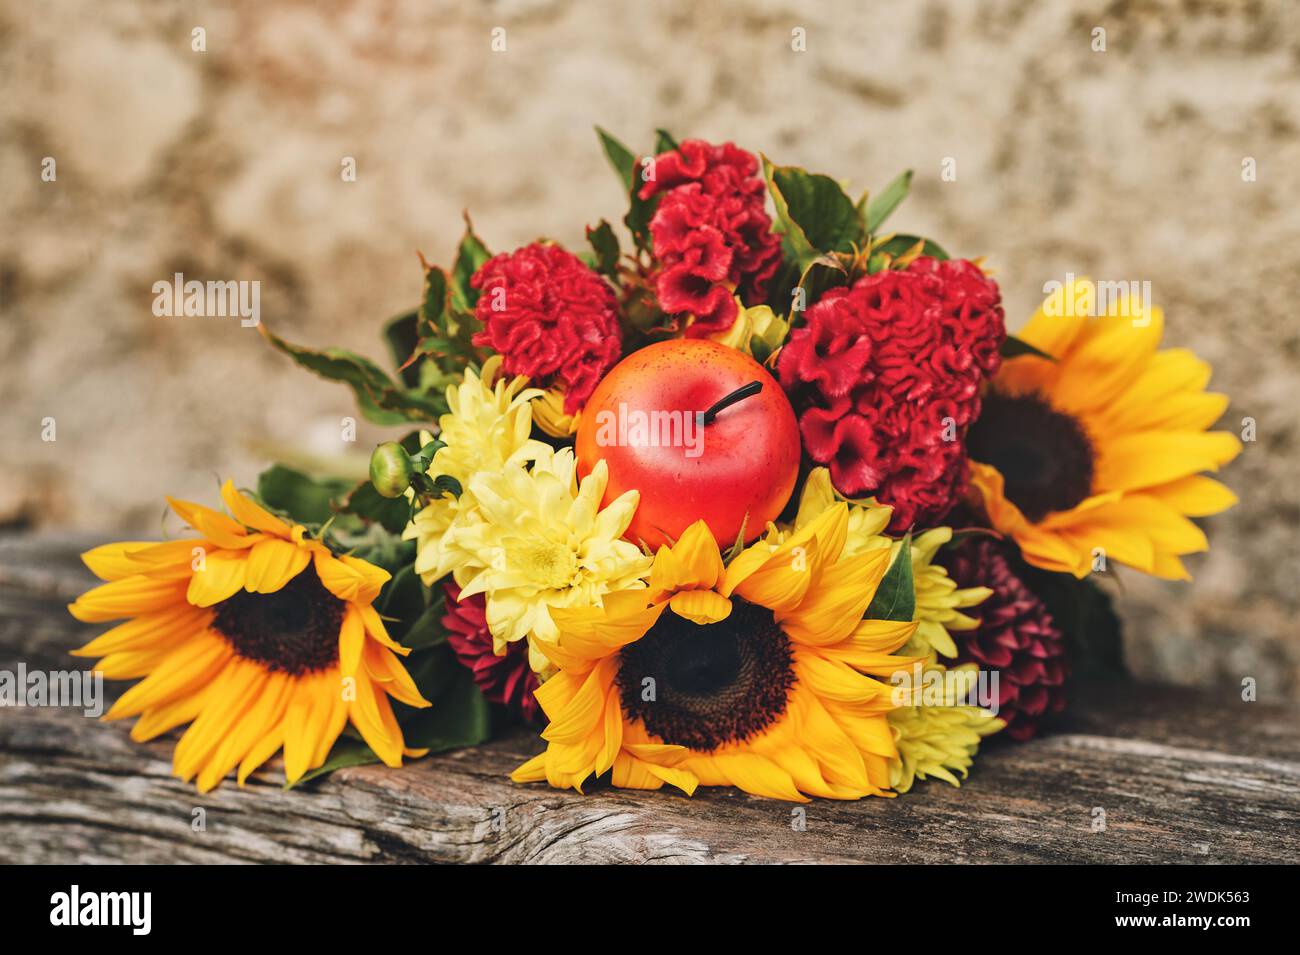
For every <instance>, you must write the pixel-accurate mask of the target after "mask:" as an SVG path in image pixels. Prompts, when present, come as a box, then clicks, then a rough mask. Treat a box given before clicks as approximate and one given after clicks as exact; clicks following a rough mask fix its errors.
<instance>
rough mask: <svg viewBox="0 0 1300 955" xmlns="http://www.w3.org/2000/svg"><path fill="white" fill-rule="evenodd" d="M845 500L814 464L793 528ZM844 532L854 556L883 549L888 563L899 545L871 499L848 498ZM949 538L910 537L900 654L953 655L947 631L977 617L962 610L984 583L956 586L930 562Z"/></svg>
mask: <svg viewBox="0 0 1300 955" xmlns="http://www.w3.org/2000/svg"><path fill="white" fill-rule="evenodd" d="M843 500H845V499H844V498H842V497H840V495H839V494H838V493H836V491H835V489H834V487H832V485H831V478H830V471H828V470H827V469H826V468H813V470H812V471H811V472H810V473H809V475H808V479H807V481H806V482H805V483H804V489H803V494H802V495H801V497H800V498H799V511H798V513H797V514H796V515H795V520H794V527H795V528H796V529H798V528H800V527H803V526H804V525H805V524H807V523H809V522H810V521H812V520H814V519H816V518H817V517H819V516H820V515H821V514H822V513H823V512H824V511H825V510H826V509H827V508H828V507H831V506H832V505H833V504H835V503H836V502H837V501H843ZM848 505H849V532H848V540H847V541H846V542H845V545H844V555H845V556H846V557H849V556H853V555H854V554H862V553H867V552H869V551H873V550H878V549H880V548H887V549H888V550H889V560H890V563H892V562H893V560H894V558H895V557H897V556H898V552H899V551H900V550H901V549H902V547H903V542H902V541H901V540H894V539H892V538H889V537H885V536H884V535H883V534H882V531H884V529H885V527H886V526H887V525H888V524H889V518H890V515H891V514H892V512H893V508H890V507H886V506H884V505H880V504H877V503H876V502H875V501H874V500H864V501H849V502H848ZM950 540H952V528H950V527H936V528H933V529H931V530H928V531H925V532H924V533H922V534H920V535H918V536H917V537H915V538H913V539H912V549H911V557H912V581H913V586H914V588H915V591H916V609H915V611H914V613H913V615H912V619H913V620H914V621H916V624H917V627H916V633H915V634H913V635H912V639H911V640H909V641H908V643H907V646H905V647H904V648H903V652H904V653H908V654H914V655H918V656H928V657H930V658H931V659H934V657H935V655H936V654H938V655H940V656H945V657H955V656H956V655H957V645H956V644H955V643H954V642H953V639H952V636H951V635H950V633H949V631H950V630H973V629H975V628H976V627H977V626H979V621H978V620H976V619H974V618H973V617H968V616H966V615H965V614H963V613H961V610H963V609H967V608H970V607H974V606H975V605H976V604H978V603H980V602H981V601H982V600H984V598H986V597H987V596H988V595H989V594H991V593H992V591H991V590H989V589H988V588H987V587H966V588H963V589H958V587H957V583H956V581H954V580H953V579H952V578H951V577H949V576H948V571H947V570H946V569H945V568H943V567H941V566H939V565H938V564H936V563H934V556H935V554H936V553H937V552H938V550H939V548H940V547H942V546H943V545H944V544H946V543H948V541H950Z"/></svg>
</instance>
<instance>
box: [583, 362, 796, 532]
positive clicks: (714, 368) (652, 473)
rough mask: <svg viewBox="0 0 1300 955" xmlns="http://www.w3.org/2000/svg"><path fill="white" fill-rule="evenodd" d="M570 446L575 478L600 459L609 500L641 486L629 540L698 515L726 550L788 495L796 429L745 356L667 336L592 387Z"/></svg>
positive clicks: (781, 399) (768, 380)
mask: <svg viewBox="0 0 1300 955" xmlns="http://www.w3.org/2000/svg"><path fill="white" fill-rule="evenodd" d="M724 399H726V400H724ZM575 453H576V454H577V458H578V470H579V473H581V474H583V475H586V474H589V473H590V472H591V469H592V468H593V467H595V466H596V462H597V461H599V460H601V459H602V458H603V459H604V461H605V463H606V465H607V466H608V468H609V486H608V487H607V488H606V489H605V503H608V502H609V501H611V500H613V499H614V498H616V497H618V496H619V495H620V494H622V493H623V492H624V491H627V490H630V489H635V490H637V491H640V492H641V503H640V504H639V505H638V507H637V511H636V517H635V518H634V519H633V521H632V525H631V526H630V527H629V528H628V530H627V534H626V535H625V536H626V537H627V539H628V540H630V541H633V542H637V543H639V542H641V541H645V542H646V543H647V544H649V545H650V546H651V547H658V546H660V545H662V544H665V543H668V542H669V539H670V538H671V539H672V540H676V539H677V538H678V537H680V536H681V534H682V532H683V531H685V530H686V528H687V527H689V526H690V525H691V524H693V523H695V521H697V520H700V519H701V518H703V519H704V521H705V522H706V523H707V524H708V525H709V530H711V531H713V536H714V537H715V538H717V541H718V545H719V546H720V547H723V548H727V547H730V546H731V545H732V544H734V543H735V542H736V538H737V536H738V535H739V533H740V529H741V526H742V523H743V525H744V528H745V539H746V541H750V540H753V539H754V538H756V537H757V536H758V535H759V534H761V533H762V532H763V529H764V528H765V527H766V525H767V522H768V521H770V520H774V519H775V518H776V516H777V515H778V514H780V513H781V510H782V508H784V507H785V505H786V502H787V501H788V500H789V499H790V494H791V492H792V491H793V490H794V485H795V480H796V478H797V476H798V470H799V456H800V444H799V425H798V423H797V421H796V420H795V416H794V409H792V408H791V407H790V402H789V400H787V399H786V396H785V393H784V392H783V391H782V390H781V386H780V385H778V384H777V383H776V380H775V379H773V378H772V376H771V375H769V374H768V373H767V372H766V371H764V370H763V368H762V366H761V365H759V364H758V362H756V361H754V359H752V358H750V357H749V356H748V355H746V354H745V353H744V352H740V351H737V350H736V349H734V348H728V347H727V346H726V345H720V344H718V343H717V342H713V341H708V340H706V339H698V338H687V339H673V340H670V341H663V342H658V343H656V344H654V345H649V346H647V347H645V348H642V349H639V350H637V351H635V352H633V353H632V354H631V355H628V356H627V357H626V358H624V359H623V360H622V361H621V362H619V363H618V364H617V365H615V366H614V368H613V369H611V370H610V372H609V374H607V375H606V376H605V377H604V379H603V380H602V381H601V382H600V384H599V385H597V386H596V390H595V392H593V393H592V396H591V398H590V399H589V400H588V401H587V404H586V406H585V407H584V408H583V410H582V418H581V420H580V423H579V425H578V436H577V441H576V447H575Z"/></svg>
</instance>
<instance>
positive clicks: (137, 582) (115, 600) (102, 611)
mask: <svg viewBox="0 0 1300 955" xmlns="http://www.w3.org/2000/svg"><path fill="white" fill-rule="evenodd" d="M184 600H185V583H184V581H180V582H178V581H174V580H156V579H154V578H152V577H145V576H135V577H123V578H121V579H120V580H114V581H110V582H109V583H106V584H100V585H99V586H98V587H93V588H91V589H90V590H87V591H86V592H85V593H84V594H82V595H81V596H80V597H78V598H77V599H76V600H75V601H73V602H72V603H70V604H68V613H70V614H72V615H73V616H74V617H76V618H77V619H78V620H80V621H81V622H82V623H104V622H106V621H109V620H120V619H122V618H123V617H137V616H140V615H142V614H148V613H159V612H161V611H164V610H168V609H171V608H174V607H176V606H177V605H179V604H181V603H182V602H183V601H184Z"/></svg>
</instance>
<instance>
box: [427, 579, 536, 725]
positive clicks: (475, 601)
mask: <svg viewBox="0 0 1300 955" xmlns="http://www.w3.org/2000/svg"><path fill="white" fill-rule="evenodd" d="M443 589H444V591H445V592H446V594H447V603H446V608H447V612H446V613H445V614H444V615H443V617H442V626H443V628H444V629H445V630H446V631H447V642H448V643H449V644H451V648H452V650H454V651H455V652H456V658H457V659H459V660H460V662H461V663H462V664H463V665H464V666H466V667H468V668H469V669H470V671H471V672H472V673H473V674H474V682H475V684H477V685H478V688H479V689H480V690H482V691H483V696H484V697H485V698H486V699H487V701H488V702H489V703H500V704H503V705H504V706H506V707H509V708H510V709H511V710H514V711H516V712H518V713H522V714H523V716H524V719H527V720H534V719H536V718H537V715H538V713H539V712H540V707H539V705H538V703H537V698H536V697H535V696H533V691H534V690H536V689H537V685H538V680H537V674H536V673H534V672H533V671H532V668H531V667H529V665H528V641H527V640H518V641H516V642H515V643H508V644H506V652H505V656H500V657H499V656H497V655H496V653H495V652H494V650H493V645H492V632H491V631H490V630H489V629H488V625H487V613H486V610H485V602H484V599H483V595H482V594H474V595H473V596H470V597H466V598H465V599H464V600H461V599H460V588H459V587H457V586H456V585H455V584H451V583H449V584H446V585H444V587H443Z"/></svg>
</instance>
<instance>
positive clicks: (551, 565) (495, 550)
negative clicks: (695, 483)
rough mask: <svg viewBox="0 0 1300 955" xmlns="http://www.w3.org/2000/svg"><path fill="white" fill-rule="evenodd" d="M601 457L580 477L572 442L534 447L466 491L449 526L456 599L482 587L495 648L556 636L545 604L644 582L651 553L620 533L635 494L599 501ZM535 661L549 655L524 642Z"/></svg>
mask: <svg viewBox="0 0 1300 955" xmlns="http://www.w3.org/2000/svg"><path fill="white" fill-rule="evenodd" d="M607 483H608V468H607V467H606V465H605V462H604V461H600V462H598V463H597V464H596V467H595V468H594V469H593V470H592V472H591V474H589V475H587V477H586V478H585V479H583V480H582V482H581V483H579V481H578V475H577V463H576V461H575V460H574V457H573V449H572V448H564V449H562V450H560V451H558V452H557V451H553V450H552V449H551V448H549V447H545V448H543V450H541V451H539V452H537V453H536V455H535V457H534V459H533V465H532V467H531V468H529V469H525V468H523V467H520V466H507V467H505V468H503V469H501V470H500V471H480V472H479V473H478V474H476V475H474V477H472V478H471V479H470V482H469V485H468V487H467V491H468V493H469V494H471V495H472V496H473V499H474V501H475V507H474V509H473V510H472V511H467V512H465V513H464V514H463V515H462V516H461V517H460V518H458V519H457V521H456V523H455V524H454V525H453V526H452V528H451V529H450V530H449V532H448V533H447V535H446V538H445V541H444V543H443V549H444V551H445V552H446V553H447V554H448V556H449V559H450V560H451V562H452V564H453V565H454V567H455V571H454V576H455V579H456V583H457V584H459V585H460V587H461V599H464V598H466V597H470V596H473V595H474V594H479V593H481V594H483V595H484V597H485V600H486V604H487V622H488V627H489V628H490V629H491V631H492V636H493V639H494V640H495V642H496V645H497V646H496V649H497V652H498V653H504V652H505V644H506V643H507V642H512V641H515V640H520V639H523V638H524V637H525V636H531V637H532V638H533V639H534V640H542V641H553V640H554V639H555V638H556V636H557V635H558V634H557V631H556V628H555V624H554V623H553V622H552V619H551V612H550V611H551V608H555V607H572V606H584V607H589V606H593V605H597V604H599V603H600V600H601V598H602V597H603V596H604V595H605V594H608V593H612V592H615V591H620V590H626V589H628V588H630V587H640V588H644V586H645V583H644V580H643V579H642V578H644V576H645V575H646V573H647V572H648V571H649V569H650V558H649V557H647V556H645V555H644V554H642V552H641V550H640V548H638V547H637V546H636V545H635V544H632V543H629V542H628V541H625V540H622V539H621V538H622V536H623V534H624V532H625V531H626V530H627V527H628V524H630V523H631V521H632V516H633V514H635V513H636V506H637V501H638V500H639V497H640V495H639V494H638V493H637V492H636V491H627V492H626V493H624V494H622V495H620V496H619V497H618V498H616V499H615V500H613V501H611V502H610V503H609V505H608V506H606V507H605V508H604V509H601V506H600V502H601V498H602V496H603V495H604V493H605V486H606V484H607ZM530 651H531V652H530V662H531V663H532V664H533V668H534V669H535V670H538V671H544V670H545V669H547V659H546V657H545V656H542V655H541V654H540V653H539V651H538V650H537V649H536V648H535V646H532V645H530Z"/></svg>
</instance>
